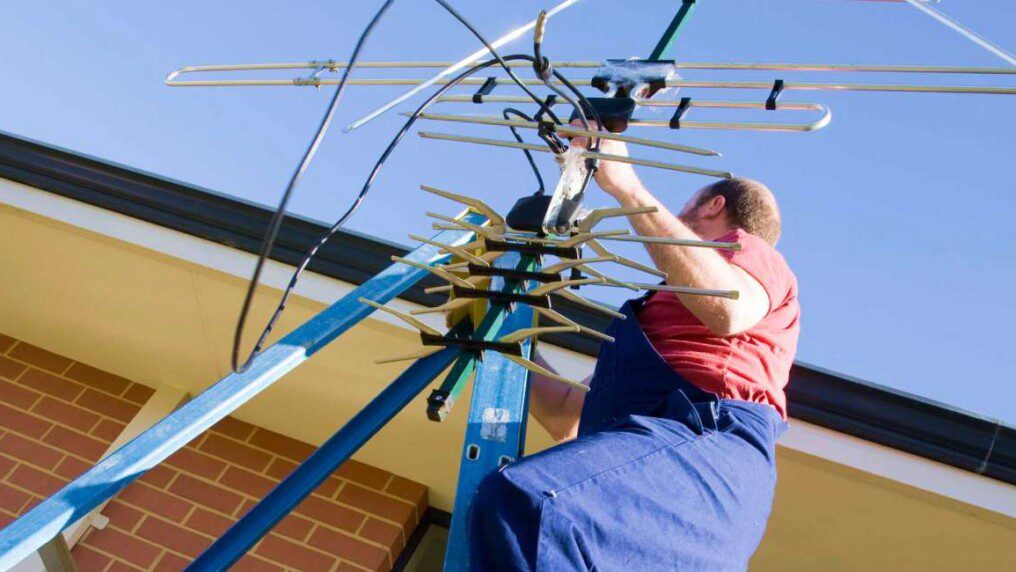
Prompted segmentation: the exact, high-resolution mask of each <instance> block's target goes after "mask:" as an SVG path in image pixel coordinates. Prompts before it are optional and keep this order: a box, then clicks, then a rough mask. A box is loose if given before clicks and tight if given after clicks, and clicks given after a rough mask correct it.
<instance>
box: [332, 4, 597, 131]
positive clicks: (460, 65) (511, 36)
mask: <svg viewBox="0 0 1016 572" xmlns="http://www.w3.org/2000/svg"><path fill="white" fill-rule="evenodd" d="M578 1H579V0H564V1H563V2H561V3H560V4H558V5H557V6H554V7H553V8H551V9H550V10H549V11H547V13H546V14H545V15H544V19H548V18H551V17H552V16H554V15H555V14H557V13H558V12H560V11H562V10H564V9H565V8H567V7H569V6H571V5H572V4H575V3H576V2H578ZM534 26H536V20H535V19H534V20H532V21H531V22H529V23H528V24H525V25H522V26H519V27H518V28H515V29H514V30H512V31H511V32H508V33H507V34H505V35H503V36H501V37H500V38H498V39H496V40H494V41H493V42H491V43H490V45H491V47H492V48H494V49H495V50H496V49H497V48H500V47H501V46H503V45H505V44H507V43H508V42H511V41H513V40H515V39H517V38H520V37H522V35H523V34H525V33H526V32H528V31H529V30H532V29H533V27H534ZM489 53H490V50H488V49H487V47H486V46H484V47H483V48H481V49H479V50H476V51H475V52H473V53H471V54H469V55H468V56H466V57H464V58H462V59H461V60H459V61H458V62H456V63H455V64H453V65H451V66H448V67H446V68H445V69H443V70H441V71H440V72H438V74H437V75H435V76H434V77H432V78H430V79H428V80H426V81H423V82H421V83H420V85H418V86H416V87H414V88H413V89H411V90H409V91H407V92H406V93H404V94H402V95H400V96H398V97H396V98H395V99H393V100H391V101H389V102H388V103H386V104H384V105H382V106H381V107H378V108H377V109H375V110H374V111H371V112H370V113H368V114H367V115H364V116H363V117H361V118H359V119H357V120H356V121H354V122H352V123H350V124H349V126H347V127H346V129H345V131H346V132H349V131H353V130H354V129H357V128H358V127H360V126H362V125H364V124H366V123H367V122H368V121H371V120H373V119H374V118H376V117H378V116H379V115H381V114H383V113H384V112H386V111H388V110H390V109H391V108H393V107H395V106H396V105H398V104H400V103H402V102H403V101H406V100H407V99H409V98H411V97H413V96H414V95H416V94H417V93H420V92H421V91H423V90H424V89H427V88H428V87H430V86H432V85H434V84H435V83H437V82H438V81H440V80H441V79H442V78H447V77H448V76H450V75H452V74H454V73H456V72H458V71H459V70H461V69H464V68H466V67H467V66H469V65H472V64H474V63H476V62H477V61H479V60H480V58H482V57H484V56H486V55H487V54H489Z"/></svg>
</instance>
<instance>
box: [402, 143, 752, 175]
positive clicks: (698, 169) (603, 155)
mask: <svg viewBox="0 0 1016 572" xmlns="http://www.w3.org/2000/svg"><path fill="white" fill-rule="evenodd" d="M418 135H419V136H420V137H423V138H424V139H440V140H442V141H457V142H460V143H475V144H477V145H491V146H493V147H509V148H512V149H529V150H530V151H542V152H545V153H550V152H551V151H550V149H549V148H547V147H546V146H544V145H535V144H533V143H519V142H517V141H501V140H499V139H486V138H483V137H466V136H464V135H450V134H448V133H432V132H429V131H420V132H419V133H418ZM582 156H583V157H587V158H590V159H600V160H603V161H617V162H619V163H629V164H631V165H642V166H644V167H655V168H657V169H666V170H668V171H680V172H682V173H694V174H696V175H706V176H708V177H717V178H720V179H730V178H733V175H732V174H731V173H729V172H727V171H717V170H714V169H703V168H701V167H691V166H688V165H675V164H673V163H663V162H660V161H652V160H650V159H636V158H634V157H622V156H621V155H608V154H606V153H594V152H592V151H583V152H582Z"/></svg>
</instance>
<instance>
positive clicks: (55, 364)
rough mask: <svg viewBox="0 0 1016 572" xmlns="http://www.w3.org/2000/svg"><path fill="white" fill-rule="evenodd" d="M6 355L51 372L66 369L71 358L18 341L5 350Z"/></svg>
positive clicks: (60, 371)
mask: <svg viewBox="0 0 1016 572" xmlns="http://www.w3.org/2000/svg"><path fill="white" fill-rule="evenodd" d="M7 355H9V356H10V357H12V358H14V359H16V360H21V361H23V362H26V363H30V364H32V365H34V366H35V367H41V368H42V369H44V370H46V371H51V372H53V373H63V371H64V370H65V369H67V366H69V365H71V360H69V359H67V358H65V357H63V356H62V355H59V354H55V353H53V352H51V351H46V350H44V349H42V348H39V347H35V346H33V345H31V344H26V343H25V342H18V345H16V346H14V348H13V349H11V350H8V351H7Z"/></svg>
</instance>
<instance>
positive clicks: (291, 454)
mask: <svg viewBox="0 0 1016 572" xmlns="http://www.w3.org/2000/svg"><path fill="white" fill-rule="evenodd" d="M250 444H251V445H255V446H257V447H261V448H262V449H268V450H269V451H271V452H273V453H275V454H276V455H282V456H283V457H287V458H290V459H293V460H294V461H303V460H304V459H306V458H307V457H309V456H310V454H311V453H313V452H314V447H313V446H312V445H308V444H307V443H304V442H303V441H298V440H296V439H293V438H291V437H286V436H285V435H280V434H278V433H276V432H274V431H268V430H267V429H261V428H258V430H257V431H255V432H254V435H253V436H252V437H251V438H250Z"/></svg>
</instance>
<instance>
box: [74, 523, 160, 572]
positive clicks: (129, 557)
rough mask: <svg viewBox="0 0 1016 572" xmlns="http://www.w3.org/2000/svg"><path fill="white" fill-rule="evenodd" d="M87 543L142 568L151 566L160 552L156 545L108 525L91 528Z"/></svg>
mask: <svg viewBox="0 0 1016 572" xmlns="http://www.w3.org/2000/svg"><path fill="white" fill-rule="evenodd" d="M87 544H88V545H91V546H94V547H95V548H98V549H99V550H101V551H103V552H106V553H107V554H112V555H114V556H116V557H117V558H122V559H124V560H125V561H127V562H130V563H131V564H134V565H136V566H140V567H142V568H148V567H149V566H151V565H152V564H153V563H154V562H155V559H156V558H158V557H159V555H160V554H161V553H162V549H161V548H159V547H158V546H154V545H152V544H149V543H148V542H145V541H144V540H141V539H139V538H137V537H134V536H132V535H129V534H126V533H123V532H120V531H119V530H117V529H115V528H110V527H106V528H104V529H102V530H94V529H93V530H92V531H91V533H90V534H89V535H88V538H87Z"/></svg>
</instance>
